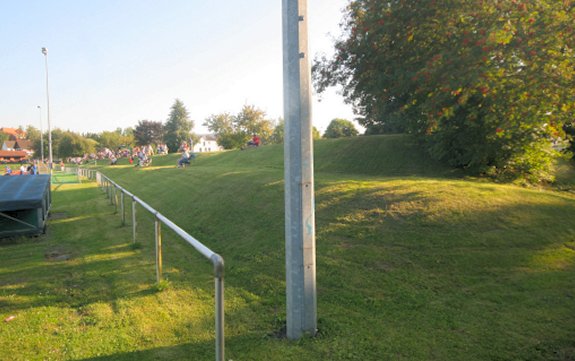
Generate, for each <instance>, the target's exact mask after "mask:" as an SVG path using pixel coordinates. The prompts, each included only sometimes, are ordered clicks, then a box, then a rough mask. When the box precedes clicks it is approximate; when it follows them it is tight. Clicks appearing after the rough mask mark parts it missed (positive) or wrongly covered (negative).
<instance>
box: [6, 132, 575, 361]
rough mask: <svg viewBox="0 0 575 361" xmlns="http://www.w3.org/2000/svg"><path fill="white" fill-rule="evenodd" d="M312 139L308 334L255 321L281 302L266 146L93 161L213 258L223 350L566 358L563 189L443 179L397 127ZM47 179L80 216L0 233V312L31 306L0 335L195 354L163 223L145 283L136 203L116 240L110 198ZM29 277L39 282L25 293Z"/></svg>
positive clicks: (568, 279) (128, 354) (272, 160)
mask: <svg viewBox="0 0 575 361" xmlns="http://www.w3.org/2000/svg"><path fill="white" fill-rule="evenodd" d="M315 154H316V162H315V167H316V209H317V214H316V218H317V280H318V314H319V335H318V337H316V338H314V339H304V340H301V341H299V342H287V341H286V340H283V339H278V338H275V337H273V336H270V335H273V334H274V332H276V331H277V330H278V329H279V328H281V326H282V324H283V321H284V317H285V290H284V289H285V282H284V279H285V276H284V259H283V257H284V241H283V181H282V177H283V165H282V157H283V155H282V148H281V147H279V146H267V147H263V148H261V149H251V150H247V151H242V152H240V151H237V152H229V153H225V154H218V155H209V156H206V155H202V156H200V157H199V158H198V159H197V160H196V161H195V163H193V165H192V167H190V168H186V169H176V168H175V167H174V165H175V162H176V159H177V158H176V156H167V157H158V158H156V159H155V160H154V166H153V167H151V168H146V169H135V168H133V167H129V166H127V165H126V166H119V167H115V168H114V169H108V170H106V172H107V173H108V174H109V175H111V176H112V178H113V179H116V180H117V181H118V182H119V183H121V184H123V185H124V186H125V187H126V188H128V189H129V190H131V191H133V192H134V193H135V194H136V195H138V196H139V197H141V198H142V199H144V200H145V201H147V202H148V203H149V204H151V205H152V206H153V207H155V208H157V209H158V210H160V211H161V212H162V213H163V214H165V215H166V216H168V217H169V218H170V219H172V220H174V221H175V223H177V224H178V225H180V226H181V227H182V228H184V229H186V230H187V231H189V232H190V233H191V234H192V235H194V236H195V237H196V238H198V239H200V240H201V241H203V242H205V243H206V244H207V245H208V246H209V247H211V248H212V249H213V250H215V251H216V252H218V253H220V254H222V255H223V256H224V258H225V260H226V322H227V323H226V336H227V337H226V342H227V344H226V346H227V350H226V352H227V353H226V356H227V358H229V359H234V360H264V359H265V360H320V359H325V360H328V359H329V360H351V359H357V360H360V359H361V360H385V359H389V360H398V359H405V360H462V359H466V360H487V359H489V360H497V359H500V360H509V359H531V360H568V359H572V358H573V357H575V342H574V341H573V340H574V339H575V337H574V336H575V326H574V325H575V315H574V314H573V309H574V308H575V294H574V291H573V290H574V289H575V287H574V286H575V277H574V276H575V267H574V265H575V251H574V248H575V219H574V218H573V217H571V216H566V215H573V214H575V213H574V212H575V199H574V198H573V197H572V196H570V195H568V194H560V193H554V192H547V191H537V190H528V189H522V188H517V187H513V186H506V185H495V184H489V183H484V182H481V183H480V182H473V181H469V180H462V179H460V178H456V177H454V175H453V174H451V172H450V171H449V170H447V169H444V168H441V167H440V166H438V165H437V164H434V163H433V162H431V161H430V160H428V159H426V158H425V157H423V156H421V155H419V153H418V152H417V149H416V148H415V147H414V145H413V144H409V141H408V139H405V138H403V137H400V136H392V137H368V138H355V139H348V140H333V141H320V142H317V143H316V147H315ZM65 187H72V188H65V189H69V191H68V190H67V191H65V192H64V191H57V192H55V202H57V203H58V204H60V205H59V206H58V208H57V209H59V208H62V209H66V211H67V212H74V211H69V210H68V209H69V207H70V205H69V202H70V200H74V204H75V205H76V207H79V208H78V210H77V211H78V213H82V214H84V213H86V212H88V210H89V211H90V212H91V213H90V218H86V219H82V220H78V222H75V223H77V224H78V225H77V226H76V227H74V222H62V223H58V222H57V221H54V222H52V223H53V224H52V227H51V228H52V229H53V232H54V233H53V234H51V235H49V236H48V237H47V240H45V243H40V244H38V243H31V244H30V243H24V244H16V245H9V246H5V247H3V248H2V249H0V252H2V253H1V254H0V260H1V261H2V269H1V271H0V287H1V288H0V304H1V305H2V306H3V309H2V311H1V312H2V313H1V314H0V316H4V317H5V316H7V315H8V314H12V313H20V314H22V318H25V317H30V318H32V319H34V320H36V321H35V322H36V323H34V325H35V326H31V325H29V324H28V323H25V322H24V321H23V320H22V321H18V319H17V320H15V321H12V322H11V323H6V324H5V325H4V327H2V328H0V346H1V347H0V350H6V349H7V347H8V345H10V344H12V342H13V343H14V344H17V345H20V344H21V345H23V346H22V348H23V349H24V351H25V353H24V355H35V353H34V350H36V351H37V350H40V351H39V353H37V355H39V356H38V357H37V358H38V359H43V358H47V357H52V358H53V359H86V358H87V357H92V359H98V360H115V359H125V360H131V359H134V360H136V359H137V360H140V359H142V360H145V359H150V360H151V359H158V358H163V359H184V358H185V357H188V358H189V354H190V353H192V354H193V355H195V356H194V357H193V359H212V358H213V356H212V354H211V353H212V352H213V351H212V347H213V345H212V343H211V341H210V335H209V333H210V330H209V327H210V326H209V325H210V320H211V317H212V316H211V307H212V306H211V305H209V302H208V305H206V302H205V301H206V300H209V298H210V294H211V287H212V284H211V281H210V279H209V272H210V270H209V267H208V266H206V265H205V262H204V261H203V260H201V259H199V258H198V257H196V256H194V255H193V252H192V251H190V250H189V247H187V246H186V245H184V244H182V243H181V242H180V241H178V240H177V239H176V238H175V237H173V236H171V235H170V234H169V233H167V234H166V235H165V237H164V244H165V245H166V251H165V267H166V276H167V277H168V278H169V279H170V281H171V282H172V287H170V288H169V289H168V290H166V291H163V292H160V293H157V292H154V291H153V287H152V286H150V284H151V282H152V280H153V265H152V262H153V259H152V258H153V256H152V251H153V246H152V245H151V237H152V233H151V232H152V230H151V229H152V228H151V224H150V221H149V219H146V217H143V216H142V218H141V219H140V220H139V222H140V226H141V231H140V233H141V237H142V242H141V244H142V248H140V249H132V248H130V247H128V246H127V244H128V242H129V238H130V236H129V229H128V227H126V228H118V227H117V223H118V222H119V221H118V220H117V219H116V220H115V221H112V222H110V221H106V220H105V217H107V216H109V214H110V212H111V210H110V206H107V205H106V204H105V201H104V200H102V199H101V196H100V198H97V199H96V203H94V199H93V197H94V196H95V194H94V193H95V192H96V191H95V190H93V189H87V190H86V191H85V192H87V193H83V192H75V191H73V190H74V189H75V188H74V187H88V185H81V186H65ZM63 189H64V188H63ZM84 194H89V196H84ZM78 197H80V199H78ZM81 197H84V198H81ZM80 208H82V210H81V209H80ZM72 209H74V208H72ZM84 222H90V223H89V224H84ZM80 223H82V224H80ZM98 225H100V227H99V228H98ZM104 225H107V226H104ZM65 227H70V228H69V230H68V231H66V229H65ZM94 228H95V230H94ZM78 229H83V230H84V231H83V233H85V234H82V235H79V234H77V232H78ZM146 229H147V231H145V230H146ZM89 230H92V231H90V232H92V233H94V234H96V235H92V234H89V233H90V232H89ZM112 230H113V231H119V232H121V233H120V234H119V235H118V236H112V235H111V234H110V233H109V232H111V231H112ZM66 232H76V233H71V234H68V233H66ZM83 239H87V240H90V242H89V244H86V243H83V242H82V240H83ZM101 239H103V240H106V241H105V243H104V244H103V243H102V242H101V241H100V240H101ZM62 242H64V244H67V247H69V248H70V249H74V252H75V257H74V259H72V260H70V261H67V262H65V263H63V264H62V265H58V266H55V265H54V264H53V263H51V262H47V261H46V260H45V259H43V258H42V256H41V255H39V254H38V249H39V248H41V249H44V248H50V247H55V246H56V245H59V244H61V243H62ZM15 253H16V254H17V256H14V254H15ZM9 255H10V256H9ZM95 259H97V260H98V262H95ZM22 264H24V265H23V266H22ZM46 267H49V269H51V270H52V271H53V273H54V274H58V275H63V277H58V278H57V279H54V277H52V276H50V275H49V274H46V269H47V268H46ZM197 269H199V270H200V271H201V272H200V273H199V274H196V273H197V272H196V270H197ZM202 272H203V274H206V273H207V274H208V276H207V277H206V276H202ZM41 275H42V276H41ZM32 276H35V277H32ZM76 284H79V285H80V286H76V288H77V289H79V290H77V291H76V292H77V293H78V295H76V296H70V295H69V294H68V293H69V292H74V287H73V286H74V285H76ZM51 286H54V287H51ZM46 289H49V290H50V291H49V292H53V293H54V294H53V295H51V296H50V297H48V296H37V295H36V293H39V292H42V290H46ZM69 289H72V291H69ZM44 292H45V291H44ZM99 292H102V294H99ZM78 299H80V300H81V301H80V302H78ZM188 300H189V301H188ZM166 308H167V310H165V309H166ZM52 312H54V313H56V314H60V313H61V314H62V315H60V316H51V317H50V316H48V315H50V314H51V313H52ZM182 318H183V319H182ZM65 321H67V322H65ZM17 322H22V324H24V325H25V326H26V327H27V328H31V330H30V331H25V330H20V329H18V328H17V325H18V323H17ZM69 323H71V324H72V325H80V326H74V327H70V326H69V325H68V324H69ZM54 325H56V326H54ZM11 327H12V328H11ZM34 327H37V328H40V329H41V330H42V329H48V333H49V336H46V337H48V339H49V341H50V342H51V344H52V345H54V346H53V349H54V350H56V351H54V352H53V353H51V352H52V351H50V348H48V347H47V346H40V344H41V342H40V341H34V342H32V345H30V342H28V343H18V339H19V338H22V337H25V335H29V334H30V333H31V332H32V333H33V332H34V331H33V330H37V328H36V329H35V328H34ZM77 327H80V329H77ZM53 328H56V331H54V330H53ZM58 330H59V331H58ZM80 331H82V332H84V333H81V334H80V333H79V332H80ZM50 332H53V333H50ZM54 332H55V333H54ZM58 332H60V333H58ZM7 337H8V338H7ZM34 340H35V339H34ZM98 342H99V343H100V345H98V346H93V344H94V343H98ZM34 343H37V345H34ZM0 352H1V351H0ZM98 354H100V355H102V356H100V357H96V356H97V355H98ZM0 355H4V357H6V355H10V354H9V353H8V354H6V353H5V354H1V353H0ZM47 355H53V356H47ZM1 357H2V356H0V358H1ZM28 358H34V357H23V358H21V359H28Z"/></svg>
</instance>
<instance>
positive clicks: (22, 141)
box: [16, 139, 32, 150]
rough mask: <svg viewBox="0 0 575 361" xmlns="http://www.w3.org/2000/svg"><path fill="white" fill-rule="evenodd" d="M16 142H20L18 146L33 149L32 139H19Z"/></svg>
mask: <svg viewBox="0 0 575 361" xmlns="http://www.w3.org/2000/svg"><path fill="white" fill-rule="evenodd" d="M16 143H17V144H18V146H17V147H16V148H20V149H29V150H31V149H32V141H30V140H28V139H18V140H17V141H16Z"/></svg>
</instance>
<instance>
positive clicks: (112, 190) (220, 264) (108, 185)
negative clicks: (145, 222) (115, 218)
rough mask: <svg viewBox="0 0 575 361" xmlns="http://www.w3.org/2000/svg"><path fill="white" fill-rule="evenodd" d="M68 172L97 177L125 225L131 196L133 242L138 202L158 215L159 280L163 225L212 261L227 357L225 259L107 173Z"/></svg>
mask: <svg viewBox="0 0 575 361" xmlns="http://www.w3.org/2000/svg"><path fill="white" fill-rule="evenodd" d="M63 171H65V172H74V173H77V174H78V176H81V177H85V178H88V179H91V180H95V181H96V182H97V184H98V186H99V187H100V188H102V189H103V190H104V191H105V192H106V196H107V197H108V198H109V199H110V204H112V205H114V206H115V207H116V211H118V204H119V205H120V213H121V216H122V225H125V224H126V207H125V198H126V197H128V198H131V199H132V212H131V213H132V242H134V243H135V242H136V228H137V222H136V204H140V206H142V207H143V208H144V209H145V210H147V211H148V212H150V213H151V214H153V215H154V218H155V227H154V229H155V243H156V279H157V282H160V281H161V280H162V228H161V224H162V223H163V224H164V225H166V226H167V227H168V228H170V229H171V230H172V231H174V232H176V234H177V235H179V236H180V237H181V238H182V239H184V240H185V241H186V242H188V243H189V244H190V245H191V246H192V247H194V248H195V249H196V250H197V251H198V252H199V253H200V254H202V255H203V256H204V257H205V258H207V259H208V260H210V261H211V262H212V264H213V266H214V282H215V294H216V302H215V303H216V305H215V306H216V310H215V313H216V315H215V321H216V325H215V332H216V361H223V360H224V259H223V258H222V257H221V256H220V255H219V254H217V253H214V252H213V251H212V250H210V249H209V248H208V247H206V246H205V245H203V244H202V243H201V242H199V241H198V240H196V239H195V238H194V237H192V236H190V235H189V234H188V233H186V232H185V231H184V230H183V229H181V228H180V227H178V226H177V225H176V224H174V223H173V222H172V221H170V220H169V219H167V218H166V217H164V216H163V215H162V214H161V213H160V212H158V211H156V210H155V209H154V208H152V207H150V206H149V205H148V204H147V203H146V202H144V201H143V200H141V199H139V198H138V197H136V196H135V195H133V194H132V193H130V192H128V191H127V190H125V189H124V188H122V187H121V186H119V185H118V184H116V183H115V182H114V181H112V180H111V179H110V178H108V177H107V176H106V175H104V174H102V173H100V172H98V171H95V170H91V169H85V168H66V169H63ZM118 193H120V200H118Z"/></svg>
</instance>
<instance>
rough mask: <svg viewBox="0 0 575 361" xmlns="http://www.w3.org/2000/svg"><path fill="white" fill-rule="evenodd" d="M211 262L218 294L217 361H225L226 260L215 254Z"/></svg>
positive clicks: (216, 311)
mask: <svg viewBox="0 0 575 361" xmlns="http://www.w3.org/2000/svg"><path fill="white" fill-rule="evenodd" d="M211 260H212V263H213V265H214V283H215V293H216V309H215V313H216V361H224V350H225V344H224V340H225V339H224V260H223V258H222V257H221V256H220V255H218V254H214V255H213V256H212V257H211Z"/></svg>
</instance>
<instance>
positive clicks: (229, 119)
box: [203, 105, 273, 149]
mask: <svg viewBox="0 0 575 361" xmlns="http://www.w3.org/2000/svg"><path fill="white" fill-rule="evenodd" d="M203 125H204V126H206V127H207V128H208V130H209V131H210V132H212V133H214V134H216V136H217V137H218V144H219V145H221V146H222V147H224V148H225V149H234V148H241V147H242V146H244V145H245V144H246V143H247V142H248V140H250V138H251V137H252V135H253V134H257V135H258V136H259V137H260V139H261V141H262V142H263V143H264V144H265V143H268V142H270V139H271V136H272V133H273V125H272V122H271V121H270V120H267V119H266V113H265V112H264V111H263V110H261V109H258V108H256V107H255V106H253V105H244V107H243V108H242V110H241V111H240V112H239V113H238V114H237V115H235V116H234V115H231V114H229V113H222V114H215V115H211V116H210V117H208V118H207V119H206V120H205V121H204V123H203Z"/></svg>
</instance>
